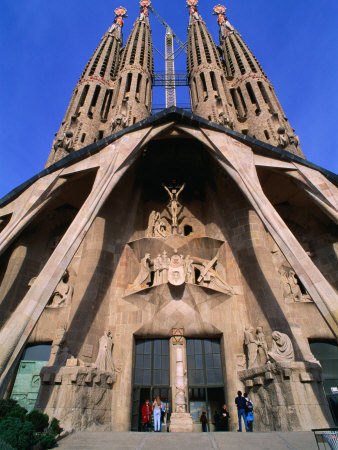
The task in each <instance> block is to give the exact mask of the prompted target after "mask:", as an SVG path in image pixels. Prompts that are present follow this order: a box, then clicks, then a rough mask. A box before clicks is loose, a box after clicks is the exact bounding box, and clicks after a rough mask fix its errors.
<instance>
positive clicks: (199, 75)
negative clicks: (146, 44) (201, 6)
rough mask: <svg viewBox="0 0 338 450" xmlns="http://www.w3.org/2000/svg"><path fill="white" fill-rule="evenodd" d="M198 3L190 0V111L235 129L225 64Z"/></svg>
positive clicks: (195, 0) (234, 113)
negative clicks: (224, 69)
mask: <svg viewBox="0 0 338 450" xmlns="http://www.w3.org/2000/svg"><path fill="white" fill-rule="evenodd" d="M197 5H198V0H187V8H189V26H188V63H187V66H188V77H189V86H190V101H191V110H192V112H193V113H195V114H197V115H198V116H201V117H204V118H206V119H208V120H210V121H211V122H214V123H219V124H221V125H224V126H226V127H228V128H234V121H235V118H236V112H235V110H234V107H233V105H232V101H231V96H230V91H229V88H228V86H227V83H226V80H225V76H224V72H223V68H222V62H221V59H220V56H219V53H218V50H217V48H216V45H215V43H214V41H213V38H212V37H211V35H210V33H209V31H208V29H207V27H206V25H205V23H204V21H203V19H202V17H201V16H200V14H199V13H198V10H197Z"/></svg>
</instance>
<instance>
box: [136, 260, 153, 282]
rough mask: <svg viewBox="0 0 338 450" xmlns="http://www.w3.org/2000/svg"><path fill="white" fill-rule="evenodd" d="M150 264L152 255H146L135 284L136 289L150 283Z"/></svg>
mask: <svg viewBox="0 0 338 450" xmlns="http://www.w3.org/2000/svg"><path fill="white" fill-rule="evenodd" d="M150 264H151V261H150V253H146V254H145V256H144V258H142V259H141V267H140V271H139V273H138V275H137V277H136V279H135V281H134V283H133V285H135V287H139V286H141V285H142V284H146V283H147V282H149V281H150Z"/></svg>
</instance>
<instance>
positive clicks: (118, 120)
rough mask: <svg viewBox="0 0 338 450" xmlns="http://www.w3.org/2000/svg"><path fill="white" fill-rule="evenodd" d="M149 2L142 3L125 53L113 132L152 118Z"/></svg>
mask: <svg viewBox="0 0 338 450" xmlns="http://www.w3.org/2000/svg"><path fill="white" fill-rule="evenodd" d="M150 5H151V2H150V0H141V1H140V7H141V10H140V15H139V17H138V18H137V20H136V22H135V23H134V26H133V29H132V31H131V33H130V35H129V37H128V40H127V43H126V45H125V47H124V48H123V51H122V56H121V60H120V65H119V70H118V74H117V80H118V81H117V89H116V90H115V94H114V98H113V103H112V108H113V109H112V113H111V116H110V117H109V122H110V126H111V132H115V131H118V130H120V129H122V128H125V127H127V126H130V125H132V124H134V123H136V122H139V121H140V120H143V119H145V118H146V117H149V116H150V115H151V108H152V79H153V47H152V39H151V30H150V23H149V9H148V8H149V6H150Z"/></svg>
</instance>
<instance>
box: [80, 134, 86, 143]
mask: <svg viewBox="0 0 338 450" xmlns="http://www.w3.org/2000/svg"><path fill="white" fill-rule="evenodd" d="M85 139H86V133H82V136H81V143H84V141H85Z"/></svg>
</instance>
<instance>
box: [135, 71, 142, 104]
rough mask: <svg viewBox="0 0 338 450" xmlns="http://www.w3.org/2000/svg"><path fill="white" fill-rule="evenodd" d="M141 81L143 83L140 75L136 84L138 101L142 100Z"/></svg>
mask: <svg viewBox="0 0 338 450" xmlns="http://www.w3.org/2000/svg"><path fill="white" fill-rule="evenodd" d="M141 81H142V75H141V74H140V73H139V74H138V76H137V83H136V95H135V98H136V100H140V89H141Z"/></svg>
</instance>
